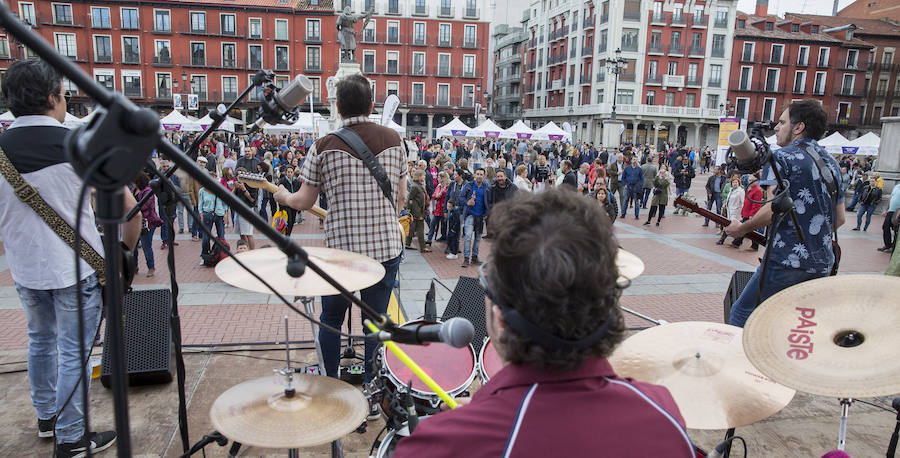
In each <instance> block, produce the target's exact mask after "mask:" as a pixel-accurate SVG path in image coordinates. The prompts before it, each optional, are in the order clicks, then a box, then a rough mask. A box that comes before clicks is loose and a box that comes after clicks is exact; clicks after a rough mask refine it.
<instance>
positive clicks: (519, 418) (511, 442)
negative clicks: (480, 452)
mask: <svg viewBox="0 0 900 458" xmlns="http://www.w3.org/2000/svg"><path fill="white" fill-rule="evenodd" d="M537 387H538V384H537V383H535V384H534V385H531V388H530V389H529V390H528V393H526V394H525V398H523V399H522V404H520V405H519V412H518V413H516V423H515V424H514V425H513V429H512V432H511V433H510V434H509V438H508V439H507V440H506V450H504V451H503V458H509V456H510V454H511V453H512V449H513V446H514V445H515V444H516V437H517V436H518V435H519V428H520V427H521V426H522V420H523V419H524V418H525V411H527V410H528V405H529V404H531V396H532V395H533V394H534V391H535V390H537Z"/></svg>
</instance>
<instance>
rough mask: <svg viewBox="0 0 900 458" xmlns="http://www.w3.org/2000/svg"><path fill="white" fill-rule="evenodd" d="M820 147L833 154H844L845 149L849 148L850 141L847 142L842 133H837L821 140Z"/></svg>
mask: <svg viewBox="0 0 900 458" xmlns="http://www.w3.org/2000/svg"><path fill="white" fill-rule="evenodd" d="M818 143H819V146H821V147H823V148H825V151H828V152H829V153H831V154H844V147H845V146H849V144H850V140H847V138H845V137H844V136H843V135H841V133H840V132H837V131H835V132H834V133H833V134H831V135H829V136H827V137H825V138H823V139H821V140H819V142H818Z"/></svg>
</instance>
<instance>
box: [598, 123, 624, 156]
mask: <svg viewBox="0 0 900 458" xmlns="http://www.w3.org/2000/svg"><path fill="white" fill-rule="evenodd" d="M624 128H625V123H624V122H622V121H619V120H615V121H613V120H611V119H607V120H606V121H603V147H604V148H607V149H608V150H609V151H613V150H618V149H619V146H620V145H621V144H622V132H624V130H625V129H624Z"/></svg>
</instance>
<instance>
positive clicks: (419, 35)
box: [413, 22, 425, 45]
mask: <svg viewBox="0 0 900 458" xmlns="http://www.w3.org/2000/svg"><path fill="white" fill-rule="evenodd" d="M413 44H415V45H424V44H425V23H424V22H416V23H414V24H413Z"/></svg>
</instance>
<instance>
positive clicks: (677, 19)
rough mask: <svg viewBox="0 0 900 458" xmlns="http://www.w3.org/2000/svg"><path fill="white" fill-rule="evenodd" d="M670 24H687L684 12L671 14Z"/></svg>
mask: <svg viewBox="0 0 900 458" xmlns="http://www.w3.org/2000/svg"><path fill="white" fill-rule="evenodd" d="M672 25H673V26H679V25H681V26H683V25H687V15H686V14H673V15H672Z"/></svg>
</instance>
